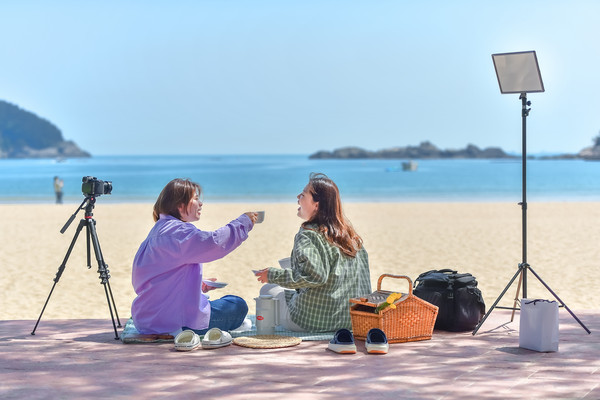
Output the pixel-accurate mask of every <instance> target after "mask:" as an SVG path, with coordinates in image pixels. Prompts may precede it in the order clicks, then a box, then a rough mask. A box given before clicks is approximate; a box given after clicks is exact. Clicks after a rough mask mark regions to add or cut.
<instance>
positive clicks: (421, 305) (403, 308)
mask: <svg viewBox="0 0 600 400" xmlns="http://www.w3.org/2000/svg"><path fill="white" fill-rule="evenodd" d="M386 277H390V278H395V279H406V280H407V281H408V294H402V297H401V298H400V299H398V300H396V301H395V302H394V305H395V306H396V308H391V307H387V308H384V309H383V310H381V311H379V313H376V312H375V310H376V309H377V306H378V305H380V304H381V303H383V302H385V300H386V299H387V297H388V296H389V295H390V294H391V293H392V292H391V291H387V290H381V281H382V280H383V278H386ZM350 303H352V304H351V306H350V318H351V320H352V331H353V334H354V337H355V338H357V339H360V340H366V338H367V332H369V330H370V329H372V328H379V329H381V330H382V331H383V332H385V335H386V336H387V339H388V342H389V343H403V342H415V341H418V340H427V339H431V335H432V333H433V327H434V325H435V319H436V317H437V313H438V307H437V306H434V305H433V304H430V303H428V302H426V301H425V300H422V299H420V298H418V297H417V296H415V295H413V283H412V280H411V279H410V278H409V277H408V276H404V275H390V274H383V275H381V276H380V277H379V280H378V281H377V291H375V292H373V293H371V294H370V295H368V296H366V297H360V298H353V299H350Z"/></svg>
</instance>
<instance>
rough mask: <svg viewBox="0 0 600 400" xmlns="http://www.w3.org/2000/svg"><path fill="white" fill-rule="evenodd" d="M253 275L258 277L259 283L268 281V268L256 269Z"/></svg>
mask: <svg viewBox="0 0 600 400" xmlns="http://www.w3.org/2000/svg"><path fill="white" fill-rule="evenodd" d="M254 275H255V276H256V277H257V278H258V281H259V282H260V283H269V268H265V269H261V270H260V271H256V272H255V273H254Z"/></svg>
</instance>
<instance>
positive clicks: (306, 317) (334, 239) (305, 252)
mask: <svg viewBox="0 0 600 400" xmlns="http://www.w3.org/2000/svg"><path fill="white" fill-rule="evenodd" d="M298 204H299V205H300V207H298V216H299V217H300V218H302V219H304V220H305V222H304V223H303V224H302V225H301V227H300V231H299V232H298V233H297V234H296V237H295V238H294V248H293V249H292V256H291V268H289V269H281V268H266V269H263V270H261V271H258V272H257V273H256V276H257V277H258V280H259V281H260V282H262V283H268V284H267V285H265V286H263V288H261V295H262V294H272V295H274V296H275V297H277V298H279V305H280V308H279V316H280V323H281V325H283V327H284V328H286V329H289V330H293V331H310V332H329V331H336V330H338V329H341V328H347V329H351V328H352V323H351V320H350V304H349V302H348V300H349V299H350V298H353V297H361V296H365V295H367V294H370V293H371V278H370V274H369V257H368V255H367V252H366V250H365V249H364V247H363V245H362V239H361V238H360V236H358V234H357V233H356V232H355V231H354V228H352V225H351V224H350V222H349V221H348V220H347V219H346V218H345V216H344V213H343V212H342V202H341V199H340V193H339V190H338V187H337V185H336V184H335V183H334V182H333V181H332V180H331V179H329V178H328V177H327V176H326V175H324V174H316V173H312V174H311V175H310V179H309V182H308V184H307V185H306V187H305V188H304V190H303V191H302V193H300V194H299V195H298ZM284 288H285V289H284Z"/></svg>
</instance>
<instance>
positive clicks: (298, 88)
mask: <svg viewBox="0 0 600 400" xmlns="http://www.w3.org/2000/svg"><path fill="white" fill-rule="evenodd" d="M0 10H1V11H0V51H1V54H2V57H1V61H0V99H2V100H5V101H9V102H11V103H14V104H17V105H18V106H20V107H22V108H24V109H26V110H29V111H32V112H34V113H36V114H37V115H39V116H41V117H43V118H46V119H48V120H50V121H52V122H53V123H54V124H55V125H57V126H58V128H59V129H61V131H62V133H63V136H64V138H65V139H68V140H74V141H75V142H76V143H77V144H78V145H79V146H80V147H81V148H83V149H85V150H87V151H90V152H91V153H92V154H94V155H104V154H229V153H233V154H236V153H247V154H263V153H264V154H270V153H293V154H310V153H313V152H315V151H318V150H333V149H335V148H339V147H344V146H359V147H363V148H365V149H369V150H378V149H382V148H389V147H394V146H406V145H417V144H419V143H420V142H422V141H425V140H429V141H431V142H432V143H434V144H435V145H437V146H438V147H440V148H444V149H446V148H450V149H456V148H463V147H465V146H466V145H467V144H469V143H472V144H475V145H477V146H479V147H482V148H483V147H488V146H500V147H502V148H503V149H504V150H506V151H510V152H516V153H520V151H521V117H520V108H521V104H520V101H519V99H518V95H502V94H500V91H499V88H498V83H497V80H496V75H495V72H494V66H493V62H492V58H491V54H493V53H502V52H513V51H526V50H535V51H536V52H537V57H538V61H539V65H540V70H541V74H542V78H543V81H544V85H545V88H546V92H544V93H532V94H530V95H529V100H531V101H532V111H531V114H530V116H529V117H528V119H527V124H528V125H527V132H528V139H527V144H528V153H541V152H550V153H561V152H569V153H574V152H578V151H579V150H581V149H582V148H584V147H587V146H590V145H591V144H592V139H593V138H594V137H595V136H597V135H598V133H599V131H600V96H599V93H600V90H599V89H600V77H599V75H598V74H599V71H600V68H599V65H600V49H599V48H600V46H599V45H598V38H599V37H600V2H598V1H592V0H590V1H581V0H574V1H555V0H546V1H538V0H528V1H512V0H508V1H501V2H500V1H494V2H492V1H489V2H484V1H464V0H462V1H461V0H456V1H446V0H444V1H427V0H424V1H416V2H408V1H400V0H395V1H385V0H384V1H376V0H365V1H358V0H356V1H355V0H344V1H341V0H340V1H331V0H318V1H311V0H307V1H282V0H279V1H236V0H216V1H205V0H195V1H152V0H147V1H112V0H108V1H102V2H81V1H66V0H55V1H31V0H5V1H3V2H2V4H1V5H0Z"/></svg>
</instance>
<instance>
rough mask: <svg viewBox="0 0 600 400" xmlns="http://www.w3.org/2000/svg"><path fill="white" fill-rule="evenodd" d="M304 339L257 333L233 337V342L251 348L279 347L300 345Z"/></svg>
mask: <svg viewBox="0 0 600 400" xmlns="http://www.w3.org/2000/svg"><path fill="white" fill-rule="evenodd" d="M301 342H302V339H300V338H298V337H293V336H279V335H256V336H241V337H236V338H235V339H233V344H237V345H238V346H242V347H250V348H251V349H278V348H281V347H291V346H296V345H299V344H300V343H301Z"/></svg>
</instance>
